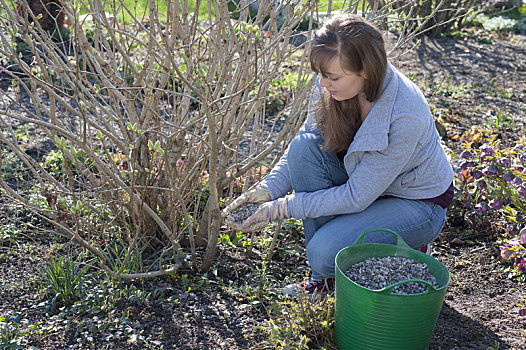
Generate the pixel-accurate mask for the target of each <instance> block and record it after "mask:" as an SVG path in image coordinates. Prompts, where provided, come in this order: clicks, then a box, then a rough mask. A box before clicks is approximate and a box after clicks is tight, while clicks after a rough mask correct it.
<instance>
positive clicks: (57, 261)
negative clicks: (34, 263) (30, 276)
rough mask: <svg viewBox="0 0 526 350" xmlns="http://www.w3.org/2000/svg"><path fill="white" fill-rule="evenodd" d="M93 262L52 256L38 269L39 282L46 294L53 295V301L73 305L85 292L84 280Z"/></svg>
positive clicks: (69, 255) (69, 256)
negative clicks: (87, 262) (86, 262)
mask: <svg viewBox="0 0 526 350" xmlns="http://www.w3.org/2000/svg"><path fill="white" fill-rule="evenodd" d="M92 264H93V262H92V263H89V264H85V263H84V262H83V261H81V259H80V258H77V259H73V258H72V254H71V252H70V254H68V257H66V258H64V257H62V256H60V257H58V258H57V257H55V256H51V258H50V261H49V262H48V263H47V264H45V265H44V267H43V268H41V269H38V270H37V271H38V274H39V277H40V278H39V279H38V281H37V282H38V283H39V284H40V286H41V287H42V289H43V290H44V295H45V296H48V297H49V296H52V298H53V301H59V302H63V303H64V304H66V305H71V304H72V303H74V302H75V301H77V300H78V299H80V298H81V297H82V295H83V294H84V281H85V276H86V274H87V272H88V269H89V268H90V267H91V266H92Z"/></svg>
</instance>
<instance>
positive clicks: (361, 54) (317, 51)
mask: <svg viewBox="0 0 526 350" xmlns="http://www.w3.org/2000/svg"><path fill="white" fill-rule="evenodd" d="M336 57H338V58H339V59H340V62H341V65H342V68H343V69H344V70H346V71H350V72H354V73H360V72H365V74H366V77H367V78H366V80H365V86H364V93H365V97H366V99H367V101H369V102H374V101H376V100H377V99H378V98H379V97H380V94H381V92H382V86H383V81H384V77H385V73H386V71H387V54H386V52H385V44H384V39H383V36H382V33H381V32H380V30H379V29H378V28H376V26H374V25H373V24H372V23H370V22H369V21H367V20H365V19H364V18H362V17H360V16H358V15H352V14H344V15H338V16H335V17H332V18H331V19H329V20H328V21H327V22H326V23H325V24H324V25H323V26H322V27H321V28H320V29H318V30H317V31H316V32H315V33H314V36H313V40H312V44H311V49H310V64H311V67H312V70H313V71H314V72H316V73H318V74H321V75H325V74H326V72H327V67H328V65H329V64H330V63H331V61H332V60H334V59H335V58H336ZM315 120H316V124H317V126H318V128H319V129H320V131H321V133H322V135H323V138H324V143H323V145H322V148H323V149H324V150H326V151H329V152H334V153H342V152H346V151H347V149H348V148H349V145H350V144H351V142H352V141H353V139H354V135H355V134H356V132H357V131H358V129H359V128H360V126H361V124H362V118H361V110H360V104H359V103H358V98H357V97H354V98H351V99H348V100H344V101H336V100H335V99H333V98H332V97H331V95H330V93H329V92H328V91H324V93H323V95H322V98H321V99H320V100H319V101H318V104H317V105H315Z"/></svg>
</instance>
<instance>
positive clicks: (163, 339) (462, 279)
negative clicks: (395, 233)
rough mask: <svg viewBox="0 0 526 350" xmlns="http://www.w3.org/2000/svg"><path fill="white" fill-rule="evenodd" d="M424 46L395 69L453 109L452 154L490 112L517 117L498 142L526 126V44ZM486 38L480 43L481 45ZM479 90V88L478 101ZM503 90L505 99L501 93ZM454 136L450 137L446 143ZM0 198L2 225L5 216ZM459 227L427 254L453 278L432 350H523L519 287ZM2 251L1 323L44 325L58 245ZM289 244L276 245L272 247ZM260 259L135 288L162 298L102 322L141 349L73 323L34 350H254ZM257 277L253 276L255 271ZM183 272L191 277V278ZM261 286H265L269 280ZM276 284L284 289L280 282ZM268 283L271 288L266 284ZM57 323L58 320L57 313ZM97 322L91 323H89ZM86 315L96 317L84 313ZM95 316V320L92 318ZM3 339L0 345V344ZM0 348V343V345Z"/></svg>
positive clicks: (10, 246) (39, 243) (262, 318)
mask: <svg viewBox="0 0 526 350" xmlns="http://www.w3.org/2000/svg"><path fill="white" fill-rule="evenodd" d="M488 38H489V39H492V40H494V42H493V43H488V40H481V37H479V36H477V35H474V36H468V37H467V38H456V39H455V38H429V37H423V38H422V45H420V46H419V47H418V48H417V49H416V50H415V51H413V52H411V53H410V54H407V55H405V56H403V57H402V58H400V59H399V60H398V61H396V62H395V65H397V66H398V67H399V68H400V70H402V71H403V72H405V73H407V74H412V75H414V77H415V81H417V82H419V84H420V85H421V87H422V89H423V91H424V92H425V94H426V96H427V97H428V98H429V99H430V101H431V102H432V104H433V105H435V106H437V107H438V108H439V109H440V110H445V109H449V110H451V111H455V113H456V115H457V116H459V117H461V118H459V119H457V121H456V122H455V123H454V124H453V126H451V125H449V126H448V129H447V133H446V134H445V135H444V141H445V142H446V145H447V146H448V147H450V148H451V149H452V150H454V151H455V150H458V149H459V148H460V142H461V138H459V137H458V135H461V134H462V133H463V132H465V131H466V130H469V129H470V128H471V126H472V125H478V124H481V123H483V122H484V116H485V115H486V113H487V112H488V111H490V110H491V109H492V108H493V109H496V110H501V111H506V112H508V113H510V115H511V116H513V118H514V119H515V122H516V125H515V126H516V128H515V129H514V131H512V130H508V131H506V130H505V131H504V132H503V135H504V136H505V137H506V138H508V139H510V140H514V139H515V140H516V139H518V137H520V136H522V135H524V130H525V129H524V124H525V123H526V104H525V100H526V80H525V78H526V36H524V35H511V36H508V37H505V38H502V39H499V38H498V37H494V38H492V37H488ZM486 39H487V38H486ZM460 83H465V84H471V85H464V86H471V87H468V88H465V89H461V91H453V90H451V89H450V90H448V89H444V87H445V86H447V84H449V86H452V85H455V84H456V85H457V86H458V85H459V84H460ZM481 87H486V90H485V93H482V92H481V91H482V90H481ZM506 91H510V92H511V94H503V92H506ZM454 135H457V136H454ZM3 201H4V200H3V199H0V213H1V215H0V220H1V222H0V223H5V222H7V220H8V218H9V217H10V216H12V215H13V214H12V213H8V212H7V208H6V205H7V203H5V202H3ZM463 229H464V228H463V227H459V226H456V225H455V221H454V220H450V221H448V223H447V224H446V227H445V228H444V232H443V233H442V234H441V235H440V236H439V238H438V239H437V241H436V242H435V243H434V245H433V253H432V255H433V256H434V257H436V258H437V259H438V260H440V261H441V262H443V263H444V264H445V265H446V266H447V267H448V269H449V271H450V273H451V283H450V285H449V287H448V291H447V294H446V297H445V301H444V304H443V307H442V312H441V314H440V316H439V319H438V323H437V326H436V329H435V332H434V334H433V338H432V341H431V344H430V349H489V348H491V349H497V348H498V349H525V348H526V317H522V318H521V317H520V316H518V310H519V308H520V304H524V303H525V302H526V291H525V290H526V288H525V287H524V283H522V284H519V283H518V282H517V280H516V279H514V278H510V277H509V276H508V274H507V273H505V272H503V271H504V269H505V267H506V266H507V265H506V264H504V263H503V262H502V261H501V259H500V256H499V250H498V246H497V245H496V244H495V243H494V242H495V237H494V236H495V235H497V234H498V233H499V232H494V233H493V236H490V237H488V236H487V235H484V236H480V237H476V236H475V237H473V236H472V237H466V236H465V235H464V233H465V232H464V231H463ZM3 242H4V243H3V244H2V245H0V316H6V315H9V314H13V313H19V314H21V315H22V316H23V318H25V319H26V320H27V323H29V324H36V323H37V322H41V326H42V327H43V326H45V325H48V324H50V323H51V322H52V320H53V317H54V314H53V313H49V312H48V313H46V311H45V305H44V304H43V303H42V299H41V298H40V297H39V296H38V293H37V290H36V289H35V287H34V283H33V282H32V280H33V278H34V276H35V275H36V272H35V266H38V265H39V264H40V263H41V261H42V260H43V259H44V260H45V259H46V258H47V257H48V256H49V255H50V254H51V253H56V251H57V243H63V241H60V240H58V241H57V240H52V241H50V239H49V238H48V237H47V236H46V235H45V234H43V233H40V234H37V235H26V236H24V238H23V239H21V240H17V241H16V242H8V241H3ZM289 243H290V242H284V241H281V242H280V247H281V248H284V245H286V244H289ZM262 261H263V254H262V253H261V252H259V253H258V252H255V255H253V256H252V257H250V258H249V257H247V256H246V255H245V254H244V251H243V250H242V249H234V250H233V249H230V248H228V249H227V248H221V249H220V254H219V255H218V259H217V263H216V265H215V267H214V268H213V270H212V271H211V272H209V273H208V274H207V276H206V280H204V281H205V282H203V283H202V284H199V283H198V282H195V281H194V282H193V284H192V285H193V286H194V288H193V289H191V290H190V291H188V289H187V288H186V286H185V285H184V284H183V283H181V280H180V279H178V280H175V279H169V278H165V279H158V280H155V281H147V282H140V283H138V285H137V287H138V288H143V289H145V290H148V289H152V288H157V289H159V288H161V289H162V291H163V298H158V299H156V300H155V301H152V302H147V303H132V302H130V301H126V302H122V303H116V305H115V309H114V311H112V313H111V315H110V316H108V315H106V316H108V317H110V318H112V319H117V320H122V319H123V317H124V316H126V318H127V319H129V320H130V322H132V323H133V324H140V326H139V327H140V329H141V330H142V336H143V337H144V339H145V342H144V343H140V344H134V343H133V341H132V342H130V341H129V340H128V341H126V340H123V339H125V338H122V339H121V338H118V337H117V338H114V339H113V340H104V339H103V337H102V335H104V334H105V332H104V331H101V332H99V333H95V334H98V335H100V337H98V338H97V337H95V338H94V339H93V340H92V343H91V344H90V343H89V342H85V341H82V340H79V339H80V334H79V330H78V325H79V324H80V323H81V321H82V320H81V319H78V318H74V317H73V318H72V319H71V320H70V322H71V323H70V324H71V325H70V326H66V327H65V328H64V329H63V330H57V331H55V332H50V333H49V334H47V335H42V336H40V337H38V336H35V337H34V338H33V339H34V342H33V344H32V345H33V348H34V349H66V348H70V349H85V348H99V349H122V348H137V349H139V348H151V349H188V350H189V349H255V348H258V344H259V343H260V342H261V341H262V340H263V334H262V333H258V332H255V330H254V327H256V326H264V325H266V320H268V314H267V308H266V307H267V305H264V303H263V304H259V303H258V302H257V298H255V299H248V298H247V297H246V288H247V286H248V285H249V283H248V281H250V282H253V281H254V280H256V279H257V278H262V275H261V272H260V270H261V264H262ZM304 264H305V260H304V257H302V256H294V257H289V258H287V259H286V260H283V259H280V258H279V257H276V259H275V260H274V261H273V263H272V265H271V266H270V267H269V270H268V271H267V272H266V273H267V275H265V276H267V278H268V279H271V283H270V285H273V283H274V284H275V286H276V290H275V291H272V290H270V291H266V292H268V293H272V292H277V288H278V287H279V286H280V285H281V283H282V282H281V281H284V280H285V279H286V276H288V275H289V274H290V272H291V271H297V270H298V269H301V268H302V266H304ZM258 271H259V273H258ZM190 273H191V271H189V276H190V275H191V274H190ZM267 282H268V281H267ZM283 284H284V282H283ZM267 285H269V284H268V283H267ZM55 315H56V312H55ZM96 316H97V315H96ZM85 317H87V318H90V317H95V316H94V315H90V314H89V313H86V314H85ZM97 317H102V316H100V315H98V316H97ZM0 341H1V339H0ZM0 345H1V342H0Z"/></svg>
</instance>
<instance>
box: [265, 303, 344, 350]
mask: <svg viewBox="0 0 526 350" xmlns="http://www.w3.org/2000/svg"><path fill="white" fill-rule="evenodd" d="M269 316H270V319H269V320H268V321H267V325H266V326H263V327H257V329H258V330H261V331H263V332H265V333H266V334H267V335H268V339H267V340H266V343H265V345H266V346H268V347H270V348H272V349H291V350H292V349H294V350H300V349H314V348H315V349H337V348H336V345H335V344H334V340H333V332H334V298H333V297H330V296H325V297H317V298H314V299H311V298H309V297H307V296H305V295H303V296H300V297H298V298H297V299H296V300H287V301H283V302H279V303H275V304H274V305H272V307H271V308H270V309H269Z"/></svg>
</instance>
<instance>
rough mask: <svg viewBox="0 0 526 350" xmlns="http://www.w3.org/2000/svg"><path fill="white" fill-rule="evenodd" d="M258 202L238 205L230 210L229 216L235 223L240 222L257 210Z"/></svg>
mask: <svg viewBox="0 0 526 350" xmlns="http://www.w3.org/2000/svg"><path fill="white" fill-rule="evenodd" d="M258 208H259V204H257V203H246V204H243V205H242V206H240V207H239V208H236V209H234V210H232V212H231V213H230V216H231V217H232V219H233V220H234V222H235V223H237V224H241V223H243V222H244V221H245V220H246V219H248V218H249V217H251V216H252V214H254V213H255V212H256V210H258Z"/></svg>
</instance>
